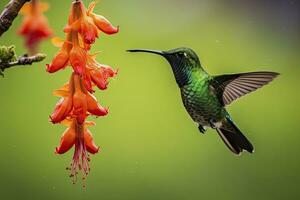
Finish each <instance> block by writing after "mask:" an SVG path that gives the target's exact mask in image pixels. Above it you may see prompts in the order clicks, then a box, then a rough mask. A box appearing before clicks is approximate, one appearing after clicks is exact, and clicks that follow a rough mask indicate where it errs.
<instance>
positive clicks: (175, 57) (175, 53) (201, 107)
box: [129, 47, 278, 154]
mask: <svg viewBox="0 0 300 200" xmlns="http://www.w3.org/2000/svg"><path fill="white" fill-rule="evenodd" d="M129 51H130V52H148V53H154V54H158V55H161V56H163V57H165V58H166V59H167V60H168V62H169V63H170V65H171V67H172V71H173V73H174V76H175V79H176V82H177V84H178V86H179V88H180V91H181V96H182V101H183V104H184V106H185V108H186V110H187V111H188V113H189V115H190V116H191V118H192V119H193V120H194V121H195V122H196V123H198V125H199V130H200V132H202V133H204V132H205V130H206V129H207V128H209V127H210V128H213V129H216V130H217V132H218V133H219V135H220V137H221V138H222V140H223V141H224V143H225V144H226V145H227V147H228V148H229V149H230V150H231V151H232V152H233V153H235V154H240V153H241V152H242V151H243V150H246V151H248V152H250V153H252V152H253V150H254V148H253V146H252V144H251V143H250V142H249V141H248V139H247V138H246V137H245V136H244V135H243V134H242V132H241V131H240V130H239V129H238V128H237V127H236V126H235V125H234V123H233V122H232V120H231V118H230V115H229V114H228V112H227V111H226V109H225V106H226V105H228V104H230V103H231V102H232V101H234V100H235V99H237V98H239V97H241V96H243V95H245V94H248V93H250V92H252V91H254V90H256V89H258V88H260V87H262V86H263V85H265V84H267V83H269V82H270V81H272V80H273V79H274V78H275V77H276V76H277V75H278V73H275V72H250V73H240V74H227V75H220V76H211V75H209V74H208V73H207V72H206V71H205V70H204V69H203V67H202V66H201V64H200V60H199V58H198V56H197V54H196V53H195V52H194V51H193V50H191V49H189V48H184V47H183V48H177V49H172V50H169V51H154V50H145V49H135V50H129Z"/></svg>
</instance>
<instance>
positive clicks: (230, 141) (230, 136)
mask: <svg viewBox="0 0 300 200" xmlns="http://www.w3.org/2000/svg"><path fill="white" fill-rule="evenodd" d="M216 129H217V132H218V133H219V135H220V137H221V138H222V140H223V141H224V143H225V144H226V146H227V147H228V148H229V149H230V150H231V151H232V152H233V153H235V154H240V153H241V152H242V151H243V150H246V151H248V152H250V153H253V151H254V148H253V146H252V144H251V143H250V142H249V140H248V139H247V138H246V137H245V136H244V135H243V133H242V132H241V131H240V130H239V129H238V128H237V127H236V126H235V125H234V123H233V122H232V121H231V120H230V119H229V118H225V120H224V121H223V122H222V125H221V126H220V127H217V128H216Z"/></svg>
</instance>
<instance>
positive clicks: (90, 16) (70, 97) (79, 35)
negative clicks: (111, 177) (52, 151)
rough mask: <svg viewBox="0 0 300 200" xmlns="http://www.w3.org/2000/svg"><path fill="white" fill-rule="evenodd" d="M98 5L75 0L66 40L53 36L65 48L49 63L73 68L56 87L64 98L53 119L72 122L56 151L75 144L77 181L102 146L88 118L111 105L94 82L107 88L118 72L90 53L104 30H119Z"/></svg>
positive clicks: (53, 66)
mask: <svg viewBox="0 0 300 200" xmlns="http://www.w3.org/2000/svg"><path fill="white" fill-rule="evenodd" d="M95 5H96V4H95V3H94V2H92V3H91V5H90V6H89V9H88V10H86V9H85V7H84V5H83V3H82V1H75V2H74V3H73V4H72V8H71V13H70V15H69V19H68V24H67V26H66V27H65V28H64V32H65V33H66V40H61V39H57V38H55V39H53V40H52V42H53V43H54V44H55V45H56V46H59V47H61V49H60V50H59V51H58V53H57V54H56V56H55V57H54V59H53V60H52V62H51V63H50V64H49V65H47V67H46V70H47V71H48V72H49V73H53V72H56V71H58V70H60V69H63V68H65V67H66V66H68V65H71V67H72V69H73V73H72V75H71V77H70V80H69V83H67V84H65V85H64V86H63V87H62V88H60V89H58V90H55V91H54V95H56V96H58V97H60V100H59V101H58V103H57V104H56V106H55V109H54V112H53V113H52V114H51V116H50V119H51V122H52V123H54V124H56V123H61V124H66V125H68V126H69V127H68V128H67V130H66V131H65V132H64V134H63V136H62V137H61V141H60V146H59V147H57V148H56V153H57V154H63V153H65V152H67V151H69V150H70V149H71V148H72V147H73V146H75V152H74V156H73V161H72V164H71V167H70V168H69V170H70V173H71V175H70V176H71V177H72V179H73V181H74V182H75V181H76V177H77V174H78V171H81V172H82V178H83V179H85V178H86V176H87V174H88V172H89V170H90V168H89V163H88V162H89V160H90V159H89V155H88V153H91V154H95V153H97V152H98V151H99V147H97V146H96V145H95V143H94V141H93V137H92V135H91V133H90V131H89V130H88V129H87V127H88V126H90V125H94V123H93V122H87V121H86V119H87V117H88V116H89V115H93V116H96V117H99V116H105V115H107V114H108V109H107V108H104V107H102V106H101V105H100V104H99V103H98V102H97V99H96V98H95V96H94V95H93V94H92V93H94V92H95V91H94V90H93V86H94V84H95V85H97V87H98V88H99V89H101V90H104V89H106V88H107V85H108V79H109V78H112V77H114V76H116V74H117V71H115V70H113V69H112V68H111V67H109V66H105V65H102V64H100V63H98V62H97V61H96V60H95V55H90V54H89V52H88V51H89V50H90V48H91V45H92V44H93V43H94V42H95V39H96V38H98V36H99V32H100V31H103V32H105V33H108V34H112V33H117V32H118V30H119V29H118V28H115V27H113V26H112V25H111V24H110V23H109V22H108V21H107V20H106V19H105V18H104V17H102V16H98V15H96V14H94V13H93V12H92V10H93V8H94V7H95Z"/></svg>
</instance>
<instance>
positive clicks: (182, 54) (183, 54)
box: [178, 52, 186, 58]
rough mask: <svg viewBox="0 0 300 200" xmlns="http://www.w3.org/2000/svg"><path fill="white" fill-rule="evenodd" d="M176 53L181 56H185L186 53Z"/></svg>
mask: <svg viewBox="0 0 300 200" xmlns="http://www.w3.org/2000/svg"><path fill="white" fill-rule="evenodd" d="M178 55H179V57H181V58H183V57H186V53H184V52H179V53H178Z"/></svg>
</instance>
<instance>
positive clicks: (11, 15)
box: [0, 0, 30, 36]
mask: <svg viewBox="0 0 300 200" xmlns="http://www.w3.org/2000/svg"><path fill="white" fill-rule="evenodd" d="M28 1H30V0H11V1H10V2H9V3H8V4H7V5H6V6H5V8H4V10H3V11H2V13H1V15H0V36H1V35H2V34H3V33H4V32H6V31H7V30H8V29H9V27H10V26H11V25H12V23H13V21H14V19H15V18H16V17H17V16H18V13H19V11H20V9H21V8H22V6H23V5H24V4H25V3H26V2H28Z"/></svg>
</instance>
